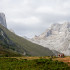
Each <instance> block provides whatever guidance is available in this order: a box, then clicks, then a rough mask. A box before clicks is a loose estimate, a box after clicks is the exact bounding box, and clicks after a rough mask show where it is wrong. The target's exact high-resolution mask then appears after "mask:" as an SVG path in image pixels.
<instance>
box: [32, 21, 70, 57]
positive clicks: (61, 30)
mask: <svg viewBox="0 0 70 70" xmlns="http://www.w3.org/2000/svg"><path fill="white" fill-rule="evenodd" d="M32 42H34V43H36V44H39V45H42V46H44V47H47V48H49V49H51V50H56V51H58V52H61V53H64V54H65V55H69V56H70V22H64V23H63V24H58V23H56V24H52V25H51V27H50V28H48V29H47V30H46V31H45V32H43V33H42V34H41V35H39V36H37V37H34V38H32Z"/></svg>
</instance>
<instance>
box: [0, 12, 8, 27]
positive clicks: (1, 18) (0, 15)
mask: <svg viewBox="0 0 70 70" xmlns="http://www.w3.org/2000/svg"><path fill="white" fill-rule="evenodd" d="M0 24H1V25H3V26H4V27H6V28H7V24H6V18H5V14H4V13H0Z"/></svg>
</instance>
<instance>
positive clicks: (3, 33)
mask: <svg viewBox="0 0 70 70" xmlns="http://www.w3.org/2000/svg"><path fill="white" fill-rule="evenodd" d="M0 41H1V42H0V45H1V46H3V48H7V49H10V50H12V51H14V52H16V53H19V54H21V55H29V56H50V55H54V54H53V53H52V51H51V50H49V49H48V48H44V47H42V46H40V45H37V44H34V43H31V42H30V41H28V40H26V39H24V38H22V37H19V36H17V35H15V34H14V33H12V32H10V31H9V30H8V29H7V28H5V27H3V26H2V25H0Z"/></svg>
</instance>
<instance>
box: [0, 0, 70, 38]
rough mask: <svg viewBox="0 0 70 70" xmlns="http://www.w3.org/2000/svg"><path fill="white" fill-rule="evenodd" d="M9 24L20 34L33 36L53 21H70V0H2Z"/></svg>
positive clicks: (10, 27) (0, 6) (0, 0)
mask: <svg viewBox="0 0 70 70" xmlns="http://www.w3.org/2000/svg"><path fill="white" fill-rule="evenodd" d="M0 12H3V13H5V15H6V21H7V26H8V28H9V29H13V30H14V31H15V33H16V34H18V35H20V36H27V37H33V36H34V35H39V34H41V33H42V32H44V31H45V30H46V29H47V28H48V27H49V26H50V25H51V24H52V23H57V22H64V21H68V22H69V21H70V0H0Z"/></svg>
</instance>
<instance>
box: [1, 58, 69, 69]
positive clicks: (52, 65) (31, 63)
mask: <svg viewBox="0 0 70 70" xmlns="http://www.w3.org/2000/svg"><path fill="white" fill-rule="evenodd" d="M0 70H70V67H69V66H68V65H67V64H66V63H63V62H59V61H57V60H56V61H53V60H52V59H33V60H27V59H26V60H25V59H20V60H18V59H16V58H0Z"/></svg>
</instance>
